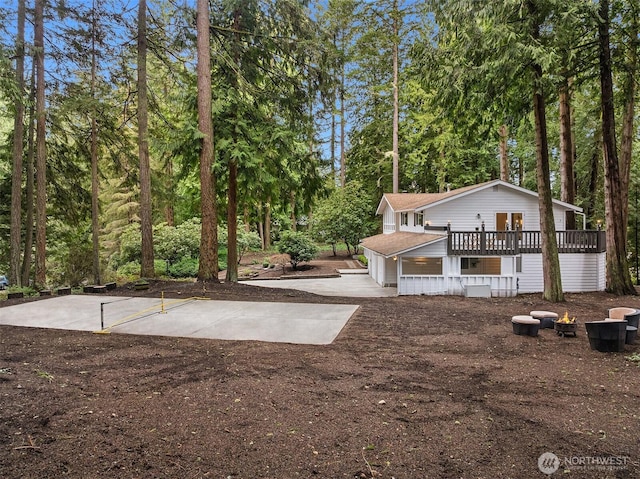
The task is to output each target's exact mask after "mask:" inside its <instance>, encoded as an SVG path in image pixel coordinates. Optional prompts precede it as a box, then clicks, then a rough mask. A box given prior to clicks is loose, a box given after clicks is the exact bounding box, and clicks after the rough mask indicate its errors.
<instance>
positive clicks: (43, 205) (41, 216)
mask: <svg viewBox="0 0 640 479" xmlns="http://www.w3.org/2000/svg"><path fill="white" fill-rule="evenodd" d="M44 3H45V0H35V10H34V42H33V46H34V57H35V63H36V276H35V284H36V285H37V286H38V287H44V286H45V285H46V284H47V273H46V253H47V244H46V242H47V150H46V143H45V141H46V139H45V135H46V117H45V115H46V109H45V80H44V75H45V70H44Z"/></svg>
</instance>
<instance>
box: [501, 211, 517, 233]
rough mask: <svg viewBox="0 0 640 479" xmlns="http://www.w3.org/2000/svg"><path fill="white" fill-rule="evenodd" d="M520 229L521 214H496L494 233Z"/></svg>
mask: <svg viewBox="0 0 640 479" xmlns="http://www.w3.org/2000/svg"><path fill="white" fill-rule="evenodd" d="M516 228H518V229H522V213H496V231H507V230H514V229H516Z"/></svg>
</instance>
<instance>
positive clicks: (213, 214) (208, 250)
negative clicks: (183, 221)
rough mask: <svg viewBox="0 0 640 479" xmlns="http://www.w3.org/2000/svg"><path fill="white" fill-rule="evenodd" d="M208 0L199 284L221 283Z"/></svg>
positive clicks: (202, 16) (201, 33)
mask: <svg viewBox="0 0 640 479" xmlns="http://www.w3.org/2000/svg"><path fill="white" fill-rule="evenodd" d="M209 28H210V21H209V0H198V4H197V12H196V29H197V50H198V63H197V82H198V129H199V130H200V134H201V135H202V136H201V145H200V208H201V215H202V233H201V238H200V265H199V269H198V279H199V280H200V281H218V233H217V224H218V222H217V207H216V186H215V185H216V183H215V181H216V180H215V175H214V170H213V166H214V155H215V152H214V147H213V122H212V118H211V45H210V43H209Z"/></svg>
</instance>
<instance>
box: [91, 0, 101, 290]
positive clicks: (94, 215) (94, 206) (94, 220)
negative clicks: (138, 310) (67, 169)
mask: <svg viewBox="0 0 640 479" xmlns="http://www.w3.org/2000/svg"><path fill="white" fill-rule="evenodd" d="M95 9H96V0H93V9H92V12H91V14H92V18H91V102H92V107H91V239H92V248H93V251H92V256H93V282H94V284H102V278H101V277H100V204H99V184H98V181H99V180H98V121H97V119H96V117H97V114H98V113H97V111H96V104H95V102H96V11H95Z"/></svg>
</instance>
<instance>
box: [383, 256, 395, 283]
mask: <svg viewBox="0 0 640 479" xmlns="http://www.w3.org/2000/svg"><path fill="white" fill-rule="evenodd" d="M382 260H383V261H384V269H385V273H384V283H383V285H382V286H396V285H397V284H398V261H394V259H393V258H382Z"/></svg>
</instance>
